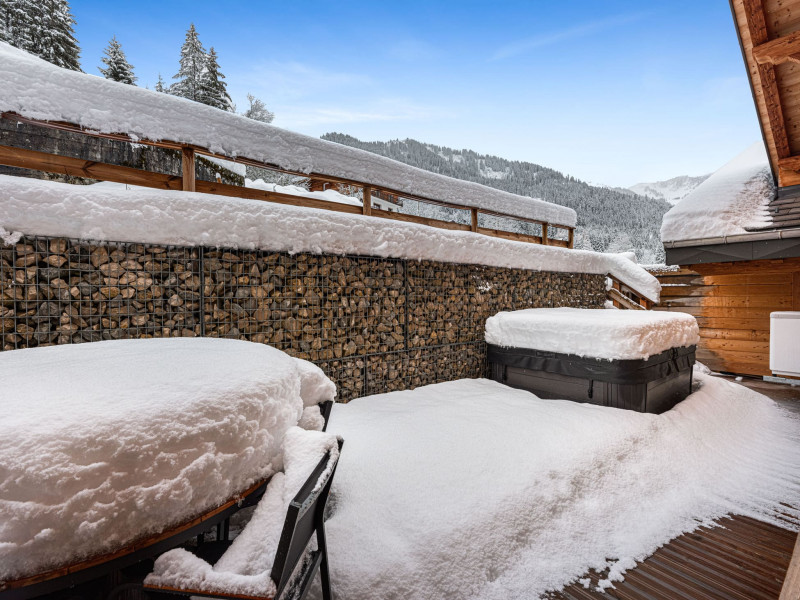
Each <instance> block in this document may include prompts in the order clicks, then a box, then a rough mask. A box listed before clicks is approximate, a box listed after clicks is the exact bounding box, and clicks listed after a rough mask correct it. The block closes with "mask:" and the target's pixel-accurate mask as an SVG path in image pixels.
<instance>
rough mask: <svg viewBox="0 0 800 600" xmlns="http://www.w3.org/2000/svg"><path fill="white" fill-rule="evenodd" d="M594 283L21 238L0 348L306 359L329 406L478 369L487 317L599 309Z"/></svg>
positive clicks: (400, 264) (378, 262) (0, 299)
mask: <svg viewBox="0 0 800 600" xmlns="http://www.w3.org/2000/svg"><path fill="white" fill-rule="evenodd" d="M605 298H606V290H605V277H604V276H602V275H588V274H575V273H551V272H536V271H526V270H523V269H503V268H494V267H486V266H480V265H461V264H451V263H437V262H432V261H405V260H400V259H386V258H377V257H352V256H330V255H315V254H296V255H290V254H287V253H282V252H268V251H252V250H230V249H216V248H215V249H209V248H205V249H197V248H174V247H162V246H146V245H142V244H121V243H120V244H113V243H104V244H87V243H81V242H76V241H70V240H65V239H57V238H27V239H22V240H20V241H19V243H17V244H15V245H11V246H0V334H1V335H2V349H4V350H11V349H15V348H28V347H34V346H43V345H51V344H66V343H77V342H88V341H99V340H108V339H119V338H136V337H173V336H196V335H206V336H211V337H229V338H236V339H244V340H250V341H253V342H258V343H264V344H270V345H272V346H275V347H277V348H280V349H281V350H284V351H286V352H288V353H289V354H291V355H292V356H297V357H300V358H305V359H308V360H312V361H315V362H317V363H318V364H319V365H320V366H321V367H322V368H323V370H325V372H326V373H328V374H329V376H330V377H331V378H332V379H333V380H334V382H335V383H336V384H337V386H338V387H339V399H340V400H349V399H351V398H355V397H359V396H363V395H366V394H376V393H381V392H385V391H390V390H396V389H408V388H412V387H417V386H419V385H426V384H430V383H436V382H440V381H449V380H452V379H458V378H462V377H481V376H484V375H485V373H486V351H485V346H484V344H483V331H484V324H485V321H486V319H487V318H488V317H489V316H491V315H493V314H495V313H497V312H499V311H502V310H517V309H521V308H532V307H547V306H580V307H593V308H597V307H601V306H602V305H603V302H604V301H605Z"/></svg>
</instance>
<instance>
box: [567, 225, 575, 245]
mask: <svg viewBox="0 0 800 600" xmlns="http://www.w3.org/2000/svg"><path fill="white" fill-rule="evenodd" d="M568 231H569V247H570V248H574V247H575V228H574V227H570V228H569V229H568Z"/></svg>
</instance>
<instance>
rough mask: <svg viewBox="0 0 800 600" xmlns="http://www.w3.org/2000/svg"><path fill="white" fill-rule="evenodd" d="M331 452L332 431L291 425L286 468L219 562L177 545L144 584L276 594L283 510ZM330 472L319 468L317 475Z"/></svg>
mask: <svg viewBox="0 0 800 600" xmlns="http://www.w3.org/2000/svg"><path fill="white" fill-rule="evenodd" d="M329 452H330V453H331V456H332V457H333V458H334V460H335V459H336V457H338V455H339V447H338V445H337V438H336V436H335V435H332V434H330V433H320V432H316V431H303V430H302V429H299V428H297V427H292V428H291V429H289V430H288V431H287V432H286V436H285V438H284V443H283V456H284V461H285V465H286V466H285V470H284V472H283V473H278V474H276V475H275V476H274V477H273V478H272V480H270V482H269V485H268V486H267V491H266V493H265V494H264V497H263V498H262V499H261V501H260V502H259V503H258V506H257V507H256V510H255V512H254V513H253V517H252V518H251V519H250V521H249V522H248V523H247V526H246V527H245V528H244V530H243V531H242V532H241V533H240V534H239V535H238V536H237V537H236V539H235V540H234V541H233V544H232V545H231V547H230V548H228V550H227V551H226V552H225V554H223V555H222V557H221V558H220V559H219V560H218V561H217V563H216V564H214V565H213V566H212V565H210V564H209V563H207V562H206V561H204V560H203V559H201V558H198V557H197V556H195V555H194V554H192V553H191V552H188V551H187V550H184V549H183V548H177V549H175V550H170V551H169V552H167V553H165V554H162V555H161V556H160V557H158V559H157V560H156V562H155V564H154V565H153V572H152V573H151V574H150V575H148V576H147V579H146V580H145V583H147V584H148V585H154V586H162V587H173V588H179V589H198V588H202V589H203V590H205V591H209V592H218V593H222V594H240V595H244V596H257V597H270V598H271V597H272V596H274V595H275V593H276V591H277V590H276V589H275V584H274V582H273V581H272V579H270V571H271V570H272V564H273V559H274V558H275V551H276V550H277V548H278V542H279V541H280V537H281V531H282V530H283V523H284V520H285V518H286V509H287V508H288V507H289V503H290V502H291V501H292V499H293V498H294V497H295V495H297V492H299V491H300V488H301V487H302V486H303V484H304V483H305V482H306V480H307V479H308V477H309V475H311V473H312V471H313V470H314V468H315V467H316V466H317V464H318V463H319V461H320V460H321V459H322V458H323V457H324V456H325V455H326V454H327V453H329ZM329 473H330V471H327V470H326V471H325V472H323V474H322V477H321V478H320V480H324V478H325V476H326V475H328V474H329ZM317 489H318V488H317Z"/></svg>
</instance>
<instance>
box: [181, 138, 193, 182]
mask: <svg viewBox="0 0 800 600" xmlns="http://www.w3.org/2000/svg"><path fill="white" fill-rule="evenodd" d="M181 175H182V177H183V191H184V192H193V191H194V190H195V187H194V148H190V147H189V146H184V147H183V148H181Z"/></svg>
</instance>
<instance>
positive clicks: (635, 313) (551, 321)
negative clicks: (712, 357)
mask: <svg viewBox="0 0 800 600" xmlns="http://www.w3.org/2000/svg"><path fill="white" fill-rule="evenodd" d="M486 341H487V342H488V343H489V344H494V345H496V346H503V347H505V348H530V349H532V350H544V351H546V352H560V353H563V354H577V355H578V356H589V357H592V358H607V359H615V360H636V359H646V358H648V357H650V356H653V355H655V354H659V353H661V352H663V351H664V350H669V349H670V348H678V347H681V346H692V345H696V344H697V343H698V342H699V341H700V329H699V328H698V326H697V320H696V319H695V318H694V317H693V316H692V315H687V314H685V313H673V312H654V311H651V310H586V309H581V308H529V309H526V310H515V311H510V312H500V313H497V314H496V315H494V316H492V317H489V318H488V319H486Z"/></svg>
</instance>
